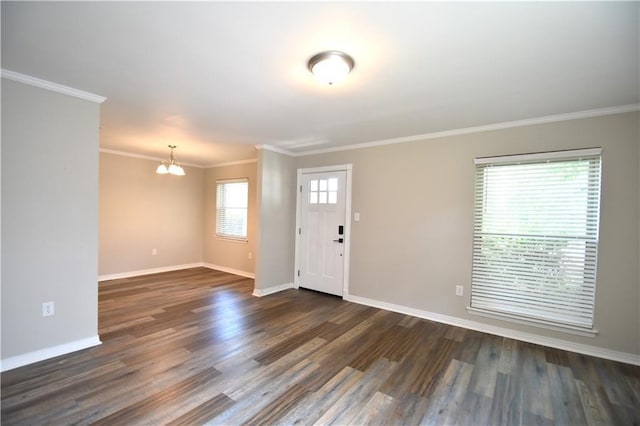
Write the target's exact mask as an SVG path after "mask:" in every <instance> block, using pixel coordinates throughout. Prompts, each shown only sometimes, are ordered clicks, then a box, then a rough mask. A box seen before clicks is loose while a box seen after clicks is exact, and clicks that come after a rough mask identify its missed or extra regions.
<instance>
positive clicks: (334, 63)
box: [308, 50, 354, 85]
mask: <svg viewBox="0 0 640 426" xmlns="http://www.w3.org/2000/svg"><path fill="white" fill-rule="evenodd" d="M353 66H354V62H353V59H352V58H351V56H349V55H347V54H346V53H343V52H338V51H336V50H330V51H327V52H320V53H318V54H317V55H314V56H313V57H312V58H311V59H309V64H308V67H309V71H311V73H312V74H313V75H314V76H315V77H316V78H317V79H318V80H320V81H322V82H323V83H327V84H329V85H332V84H334V83H337V82H339V81H342V80H344V79H345V78H347V75H349V73H350V72H351V70H352V69H353Z"/></svg>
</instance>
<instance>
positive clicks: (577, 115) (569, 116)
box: [290, 104, 640, 157]
mask: <svg viewBox="0 0 640 426" xmlns="http://www.w3.org/2000/svg"><path fill="white" fill-rule="evenodd" d="M634 111H640V104H630V105H621V106H615V107H608V108H598V109H590V110H585V111H578V112H570V113H566V114H556V115H547V116H543V117H535V118H527V119H523V120H515V121H505V122H503V123H495V124H487V125H484V126H475V127H465V128H462V129H454V130H446V131H443V132H435V133H424V134H421V135H414V136H405V137H401V138H393V139H383V140H379V141H372V142H363V143H358V144H354V145H345V146H339V147H333V148H323V149H316V150H313V151H304V152H296V153H291V154H290V155H292V156H294V157H304V156H307V155H316V154H327V153H331V152H339V151H349V150H352V149H363V148H372V147H376V146H384V145H394V144H399V143H407V142H417V141H424V140H429V139H439V138H445V137H451V136H461V135H468V134H471V133H482V132H489V131H493V130H502V129H511V128H514V127H526V126H533V125H536V124H546V123H555V122H559V121H569V120H577V119H581V118H591V117H601V116H605V115H614V114H622V113H625V112H634Z"/></svg>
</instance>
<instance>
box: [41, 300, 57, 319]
mask: <svg viewBox="0 0 640 426" xmlns="http://www.w3.org/2000/svg"><path fill="white" fill-rule="evenodd" d="M53 314H54V305H53V302H44V303H43V304H42V316H43V317H50V316H52V315H53Z"/></svg>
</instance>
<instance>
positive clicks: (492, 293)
mask: <svg viewBox="0 0 640 426" xmlns="http://www.w3.org/2000/svg"><path fill="white" fill-rule="evenodd" d="M475 163H476V190H475V210H474V234H473V270H472V283H471V308H470V311H477V312H478V313H480V314H483V313H485V314H494V315H497V316H500V317H507V318H514V319H516V320H524V321H526V322H534V323H540V324H543V325H547V326H549V325H550V326H558V327H559V328H569V329H576V330H591V329H592V328H593V311H594V303H595V289H596V263H597V262H596V261H597V254H598V224H599V215H600V163H601V149H586V150H577V151H564V152H552V153H541V154H529V155H517V156H509V157H494V158H479V159H476V161H475Z"/></svg>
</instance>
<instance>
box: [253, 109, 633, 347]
mask: <svg viewBox="0 0 640 426" xmlns="http://www.w3.org/2000/svg"><path fill="white" fill-rule="evenodd" d="M638 145H639V134H638V113H627V114H619V115H613V116H606V117H597V118H589V119H580V120H572V121H564V122H558V123H551V124H541V125H534V126H528V127H520V128H513V129H505V130H497V131H491V132H484V133H476V134H469V135H463V136H455V137H446V138H440V139H432V140H425V141H421V142H414V143H404V144H396V145H386V146H380V147H374V148H366V149H357V150H349V151H342V152H334V153H329V154H321V155H311V156H305V157H298V158H296V167H297V168H306V167H316V166H324V165H332V164H345V163H353V204H352V211H353V212H359V213H360V215H361V219H360V221H359V222H353V223H352V234H351V270H350V294H353V295H356V296H361V297H365V298H369V299H374V300H377V301H383V302H387V303H393V304H396V305H401V306H405V307H410V308H415V309H420V310H424V311H429V312H434V313H438V314H443V315H449V316H453V317H457V318H461V319H466V320H472V321H476V322H481V323H486V324H490V325H495V326H500V327H506V328H511V329H514V330H519V331H526V332H529V333H533V334H538V335H541V336H548V337H553V338H558V339H563V340H566V341H574V342H577V343H582V344H587V345H592V346H597V347H601V348H605V349H611V350H616V351H622V352H626V353H634V354H638V353H640V336H639V334H640V330H639V317H640V315H639V304H638V300H639V294H638V293H639V290H638V288H639V277H638V273H639V271H638V261H639V252H638V235H639V232H640V230H639V229H638V227H639V222H640V219H639V214H638V210H639V200H638V193H639V190H640V186H639V178H638V170H639V168H640V163H639V158H640V157H639V152H638V151H639V148H638ZM589 147H603V166H602V205H601V227H600V246H599V258H598V276H597V294H596V310H595V325H596V328H597V329H598V330H599V334H598V335H597V337H595V338H588V337H580V336H575V335H571V334H566V333H560V332H553V331H546V330H543V329H540V328H534V327H528V326H521V325H516V324H511V323H507V322H503V321H498V320H491V319H484V318H481V317H478V316H472V315H469V314H468V313H467V311H466V309H465V307H466V306H468V305H469V290H470V282H471V243H472V237H473V190H474V170H475V169H474V164H473V159H474V158H475V157H484V156H497V155H507V154H520V153H530V152H540V151H554V150H561V149H574V148H589ZM262 217H263V219H264V217H265V215H264V214H263V215H262ZM456 285H463V286H464V290H465V295H464V297H456V296H455V292H454V290H455V286H456Z"/></svg>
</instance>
